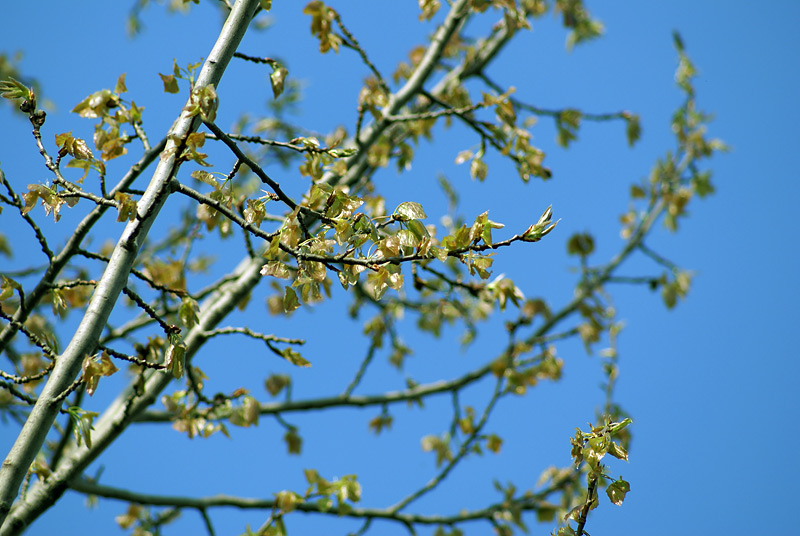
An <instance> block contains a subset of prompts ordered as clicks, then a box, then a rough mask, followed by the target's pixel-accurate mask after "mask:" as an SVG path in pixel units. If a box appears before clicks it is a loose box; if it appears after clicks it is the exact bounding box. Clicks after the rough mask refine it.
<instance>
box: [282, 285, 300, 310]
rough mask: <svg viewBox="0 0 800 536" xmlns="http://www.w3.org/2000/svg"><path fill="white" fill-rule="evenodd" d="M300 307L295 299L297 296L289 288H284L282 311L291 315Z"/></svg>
mask: <svg viewBox="0 0 800 536" xmlns="http://www.w3.org/2000/svg"><path fill="white" fill-rule="evenodd" d="M298 307H300V302H299V301H298V299H297V294H296V293H295V292H294V289H292V288H291V287H286V291H285V293H284V295H283V310H284V312H286V313H291V312H292V311H294V310H295V309H297V308H298Z"/></svg>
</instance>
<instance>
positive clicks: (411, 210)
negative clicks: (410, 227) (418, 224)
mask: <svg viewBox="0 0 800 536" xmlns="http://www.w3.org/2000/svg"><path fill="white" fill-rule="evenodd" d="M392 217H393V218H394V219H395V220H397V221H411V220H424V219H425V218H427V217H428V216H427V215H426V214H425V211H424V210H423V209H422V205H420V204H419V203H415V202H414V201H406V202H404V203H400V204H399V205H398V206H397V208H396V209H394V212H393V213H392Z"/></svg>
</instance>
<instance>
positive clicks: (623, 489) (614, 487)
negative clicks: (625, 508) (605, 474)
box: [606, 478, 631, 506]
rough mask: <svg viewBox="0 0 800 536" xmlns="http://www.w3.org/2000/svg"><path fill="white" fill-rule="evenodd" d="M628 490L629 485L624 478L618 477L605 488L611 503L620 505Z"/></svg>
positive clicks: (629, 488)
mask: <svg viewBox="0 0 800 536" xmlns="http://www.w3.org/2000/svg"><path fill="white" fill-rule="evenodd" d="M630 490H631V485H630V484H629V483H628V482H626V481H625V480H622V478H619V479H617V480H615V481H614V482H612V483H611V484H609V486H608V487H607V488H606V495H608V498H609V499H611V502H612V503H614V504H616V505H617V506H620V505H621V504H622V501H624V500H625V496H626V495H627V494H628V492H629V491H630Z"/></svg>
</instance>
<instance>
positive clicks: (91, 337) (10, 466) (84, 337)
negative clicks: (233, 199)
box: [0, 0, 259, 534]
mask: <svg viewBox="0 0 800 536" xmlns="http://www.w3.org/2000/svg"><path fill="white" fill-rule="evenodd" d="M258 5H259V2H258V0H242V1H240V2H238V3H237V4H236V7H235V8H234V10H233V11H232V12H231V15H230V17H229V18H228V20H227V21H226V22H225V25H224V27H223V29H222V31H221V33H220V37H219V39H218V40H217V42H216V44H215V45H214V48H213V49H212V51H211V53H210V54H209V58H208V60H207V61H206V63H205V64H204V65H203V68H202V70H201V72H200V74H199V76H198V79H197V84H198V86H201V87H202V86H208V85H213V86H216V85H218V84H219V81H220V80H221V78H222V74H223V72H224V71H225V68H226V67H227V65H228V62H229V61H230V59H231V57H232V56H233V53H234V52H235V50H236V47H237V46H238V44H239V42H240V41H241V39H242V37H244V33H245V31H246V30H247V27H248V25H249V23H250V20H251V18H252V16H253V13H254V12H255V10H256V8H257V7H258ZM198 124H199V119H198V118H195V117H190V116H189V115H188V113H187V112H185V111H182V112H181V116H180V118H179V119H178V121H176V122H175V124H174V125H173V127H172V129H171V131H170V135H169V136H168V138H169V139H170V142H168V149H169V148H171V147H174V146H175V145H176V142H175V141H172V140H185V139H186V136H188V135H189V134H190V133H191V132H193V131H194V130H196V128H197V125H198ZM180 143H181V145H182V144H183V143H184V142H183V141H181V142H180ZM175 149H176V150H174V151H171V152H167V153H165V154H166V155H167V156H166V158H164V159H162V160H160V161H159V163H158V165H157V167H156V170H155V172H154V174H153V178H152V180H151V182H150V185H149V186H148V188H147V190H146V191H145V194H144V195H143V196H142V199H141V200H140V202H139V204H138V210H137V216H136V219H135V220H134V221H132V222H130V223H129V224H128V225H127V226H126V227H125V230H124V232H123V234H122V237H121V238H120V240H119V242H118V243H117V246H116V247H115V249H114V252H113V253H112V255H111V259H110V261H109V264H108V266H107V268H106V270H105V272H104V273H103V277H102V278H101V279H100V281H99V282H98V284H97V288H96V290H95V292H94V294H93V295H92V299H91V301H90V302H89V305H88V308H87V311H86V314H85V315H84V318H83V320H82V321H81V323H80V325H79V326H78V328H77V330H76V331H75V335H74V336H73V338H72V341H70V343H69V345H68V346H67V348H66V350H65V351H64V353H63V354H62V355H61V356H60V357H59V359H58V361H57V362H56V366H55V368H54V370H53V373H52V374H51V375H50V378H49V379H48V381H47V383H46V384H45V386H44V388H43V389H42V393H41V395H40V396H39V399H38V401H37V403H36V405H35V406H34V408H33V410H32V411H31V414H30V416H29V418H28V420H27V421H26V423H25V425H24V426H23V428H22V431H21V432H20V434H19V436H18V437H17V440H16V442H15V443H14V445H13V446H12V448H11V451H10V452H9V454H8V456H7V457H6V459H5V461H4V462H3V466H2V470H0V521H3V525H2V529H0V534H11V533H17V532H20V531H21V530H22V529H23V528H24V527H25V525H26V524H27V522H28V521H29V520H30V519H31V517H32V514H33V515H35V513H38V511H41V508H44V507H46V505H47V504H49V503H52V501H54V500H55V499H56V498H57V497H58V496H59V495H60V493H61V490H63V482H62V484H61V489H55V490H50V491H49V492H47V490H45V489H43V488H44V486H42V487H40V488H39V489H38V490H31V493H30V496H29V497H27V498H26V501H25V502H24V503H22V504H21V505H20V507H18V508H17V509H16V511H15V512H14V513H13V514H12V515H11V517H10V518H9V519H7V520H6V516H7V515H8V513H9V511H10V509H11V504H12V502H13V500H14V498H15V497H16V495H17V493H18V492H19V487H20V485H21V484H22V480H23V479H24V477H25V474H26V473H27V471H28V467H29V466H30V464H31V462H33V459H34V457H35V456H36V453H37V452H38V451H39V449H40V448H41V446H42V444H43V443H44V440H45V438H46V437H47V434H48V432H49V430H50V427H51V426H52V424H53V420H54V419H55V417H56V415H57V414H58V410H59V408H60V405H61V396H62V395H63V393H64V392H65V391H66V390H67V389H69V387H70V385H71V384H72V382H73V380H74V379H75V377H76V376H77V375H78V372H79V370H80V367H81V364H82V362H83V358H84V356H85V355H87V354H89V353H91V352H93V351H94V349H95V346H96V345H97V340H98V338H99V337H100V334H101V332H102V330H103V327H104V326H105V323H106V321H107V320H108V317H109V315H110V314H111V310H112V309H113V307H114V304H115V303H116V301H117V298H118V297H119V294H120V292H121V291H122V288H123V287H124V286H125V283H126V281H127V277H128V273H129V272H130V269H131V267H132V266H133V264H134V261H135V259H136V256H137V254H138V252H139V248H140V247H141V245H142V244H143V243H144V240H145V237H146V236H147V233H148V231H149V229H150V226H151V225H152V223H153V221H154V220H155V218H156V217H157V215H158V213H159V210H160V209H161V207H162V206H163V204H164V201H165V200H166V198H167V196H168V195H169V193H170V192H169V185H170V180H171V179H172V177H174V175H175V173H176V172H177V170H178V168H179V167H180V162H179V160H178V159H177V158H176V155H178V154H180V149H181V147H177V146H176V147H175ZM37 491H38V493H36V492H37ZM43 494H45V495H43ZM33 504H38V505H40V506H39V508H40V509H34V508H33V507H32V506H31V505H33Z"/></svg>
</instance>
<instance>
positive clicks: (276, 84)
mask: <svg viewBox="0 0 800 536" xmlns="http://www.w3.org/2000/svg"><path fill="white" fill-rule="evenodd" d="M288 75H289V70H288V69H286V68H285V67H282V66H281V65H280V64H279V63H278V62H275V64H274V65H273V66H272V74H270V75H269V81H270V83H271V84H272V95H273V96H274V97H275V98H276V99H277V98H278V97H280V95H281V93H283V86H284V84H285V83H286V77H287V76H288Z"/></svg>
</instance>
